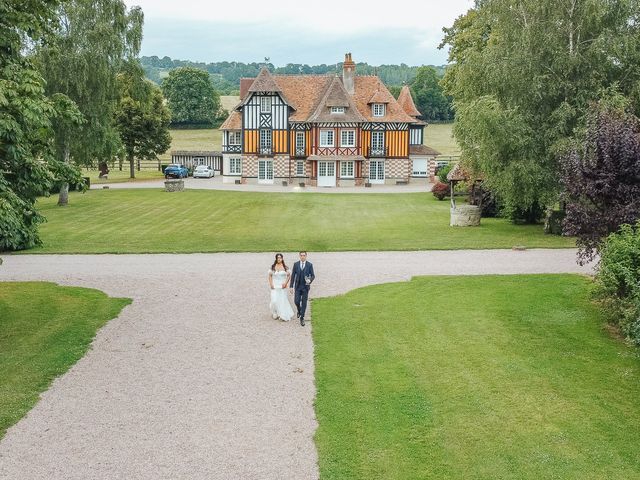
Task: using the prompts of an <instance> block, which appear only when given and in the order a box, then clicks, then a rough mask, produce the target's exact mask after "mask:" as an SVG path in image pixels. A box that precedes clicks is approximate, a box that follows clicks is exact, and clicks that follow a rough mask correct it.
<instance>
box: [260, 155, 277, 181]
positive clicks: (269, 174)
mask: <svg viewBox="0 0 640 480" xmlns="http://www.w3.org/2000/svg"><path fill="white" fill-rule="evenodd" d="M258 183H273V160H259V161H258Z"/></svg>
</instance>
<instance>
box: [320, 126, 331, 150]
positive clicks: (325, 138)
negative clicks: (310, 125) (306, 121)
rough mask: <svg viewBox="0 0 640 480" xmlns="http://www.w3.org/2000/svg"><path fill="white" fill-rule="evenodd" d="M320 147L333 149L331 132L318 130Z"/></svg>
mask: <svg viewBox="0 0 640 480" xmlns="http://www.w3.org/2000/svg"><path fill="white" fill-rule="evenodd" d="M320 146H321V147H333V130H320Z"/></svg>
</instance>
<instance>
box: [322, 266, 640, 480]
mask: <svg viewBox="0 0 640 480" xmlns="http://www.w3.org/2000/svg"><path fill="white" fill-rule="evenodd" d="M589 284H590V281H589V280H588V279H586V278H584V277H580V276H573V275H540V276H537V275H536V276H468V277H420V278H415V279H413V280H412V281H411V282H406V283H397V284H386V285H377V286H371V287H367V288H363V289H359V290H355V291H352V292H350V293H348V294H347V295H343V296H339V297H334V298H330V299H319V300H314V301H313V337H314V342H315V375H316V387H317V390H318V393H317V398H316V413H317V418H318V421H319V429H318V430H317V433H316V444H317V447H318V452H319V459H320V460H319V465H320V471H321V477H320V478H321V479H322V480H353V479H362V480H365V479H366V480H372V479H380V480H383V479H384V480H417V479H434V480H435V479H487V480H493V479H514V480H515V479H518V480H529V479H531V480H538V479H563V480H570V479H571V480H573V479H575V480H578V479H579V480H587V479H593V480H596V479H597V480H602V479H625V480H632V479H640V451H639V450H638V448H637V447H638V445H640V409H638V398H640V382H639V381H638V379H639V378H640V354H638V351H637V349H632V348H631V347H627V346H626V345H624V344H623V343H622V342H620V341H619V340H617V339H614V338H612V337H611V336H610V335H609V334H608V332H607V331H606V330H605V329H604V328H603V321H602V319H601V317H600V316H599V314H598V313H597V311H596V309H595V308H594V307H593V306H592V305H590V303H589V296H588V290H589Z"/></svg>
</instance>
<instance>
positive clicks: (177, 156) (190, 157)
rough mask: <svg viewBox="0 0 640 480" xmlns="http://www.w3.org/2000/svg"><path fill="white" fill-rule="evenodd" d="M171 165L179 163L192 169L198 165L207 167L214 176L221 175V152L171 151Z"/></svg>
mask: <svg viewBox="0 0 640 480" xmlns="http://www.w3.org/2000/svg"><path fill="white" fill-rule="evenodd" d="M171 163H179V164H182V165H184V166H186V167H187V168H190V169H194V168H196V167H197V166H198V165H209V166H210V167H211V168H212V169H213V171H214V172H215V174H216V175H221V174H223V171H222V152H215V151H198V150H172V151H171Z"/></svg>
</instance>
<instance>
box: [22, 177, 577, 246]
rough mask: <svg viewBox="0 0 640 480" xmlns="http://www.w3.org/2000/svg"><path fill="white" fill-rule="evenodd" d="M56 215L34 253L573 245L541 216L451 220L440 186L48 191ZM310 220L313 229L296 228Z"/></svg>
mask: <svg viewBox="0 0 640 480" xmlns="http://www.w3.org/2000/svg"><path fill="white" fill-rule="evenodd" d="M38 208H39V210H40V211H41V212H42V213H43V214H44V215H45V217H47V220H48V222H47V223H45V224H43V225H42V227H41V230H40V231H41V237H42V240H43V242H44V246H43V247H42V248H36V249H32V250H29V252H31V253H40V252H41V253H45V252H46V253H53V252H58V253H138V252H140V253H145V252H149V253H151V252H185V253H186V252H221V251H236V252H245V251H275V250H278V251H293V250H296V249H298V248H301V246H302V247H304V248H306V249H308V250H312V251H344V250H430V249H461V248H511V247H512V246H514V245H524V246H527V247H550V248H558V247H572V246H574V241H573V240H572V239H569V238H563V237H558V236H551V235H545V234H544V233H543V231H542V227H541V226H539V225H528V226H518V225H513V224H511V223H509V222H508V221H506V220H502V219H483V220H482V225H481V226H480V227H473V228H459V227H458V228H456V227H449V203H448V202H446V201H442V202H439V201H437V200H436V199H435V198H434V197H433V195H431V194H430V193H424V194H422V193H413V194H393V195H389V194H331V195H329V194H322V193H261V192H230V191H215V190H208V191H204V190H187V191H184V192H181V193H166V192H163V191H160V190H146V189H145V190H142V189H137V190H133V189H132V190H108V191H106V190H92V191H89V192H87V193H85V194H77V193H75V194H72V195H71V196H70V202H69V205H68V206H67V207H64V208H60V207H57V206H56V198H54V197H50V198H45V199H41V200H39V202H38ZM300 219H304V224H305V228H294V225H295V223H296V222H297V221H299V220H300Z"/></svg>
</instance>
